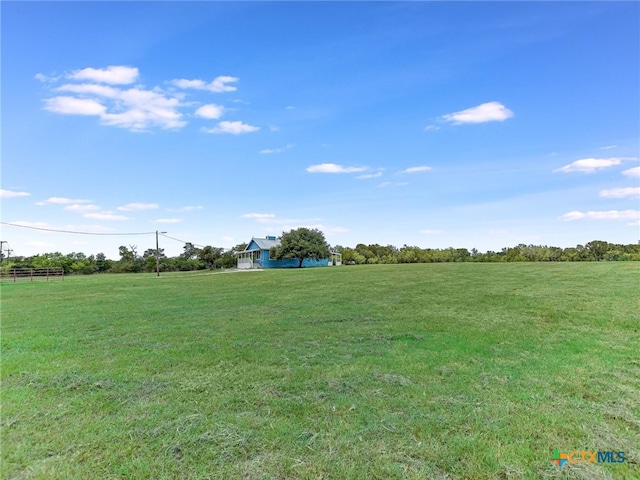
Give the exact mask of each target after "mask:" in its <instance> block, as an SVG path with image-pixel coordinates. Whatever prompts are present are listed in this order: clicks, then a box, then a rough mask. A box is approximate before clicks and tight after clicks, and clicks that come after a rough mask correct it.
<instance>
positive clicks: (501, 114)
mask: <svg viewBox="0 0 640 480" xmlns="http://www.w3.org/2000/svg"><path fill="white" fill-rule="evenodd" d="M511 117H513V112H512V111H511V110H509V109H508V108H507V107H505V106H504V105H502V104H501V103H500V102H487V103H483V104H481V105H478V106H477V107H472V108H467V109H466V110H461V111H459V112H454V113H449V114H447V115H443V116H442V119H443V120H444V121H446V122H449V123H452V124H453V125H463V124H465V123H485V122H502V121H504V120H506V119H508V118H511Z"/></svg>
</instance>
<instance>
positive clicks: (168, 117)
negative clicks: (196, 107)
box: [44, 67, 187, 131]
mask: <svg viewBox="0 0 640 480" xmlns="http://www.w3.org/2000/svg"><path fill="white" fill-rule="evenodd" d="M137 75H138V69H137V68H132V67H108V68H107V69H103V70H99V69H98V70H96V69H91V68H89V69H84V70H78V71H77V72H75V73H73V74H72V75H68V76H67V78H71V79H73V80H84V81H85V82H86V81H87V80H93V81H98V82H102V83H108V84H111V85H102V84H96V83H79V84H73V83H67V84H64V85H61V86H59V87H57V88H55V89H54V91H56V92H68V93H70V94H72V95H58V96H54V97H52V98H48V99H46V100H45V106H44V108H45V109H46V110H49V111H51V112H54V113H59V114H65V115H93V116H97V117H98V118H99V119H100V122H101V123H102V124H103V125H108V126H114V127H119V128H127V129H130V130H133V131H144V130H148V129H149V128H152V127H158V128H163V129H173V128H181V127H184V126H185V125H186V124H187V122H186V121H184V120H183V114H182V113H180V112H179V111H178V109H179V108H180V107H182V106H184V105H183V104H182V101H181V99H182V97H183V96H184V94H182V93H176V94H168V93H166V92H163V91H162V90H161V89H159V88H157V87H155V88H153V89H150V90H149V89H145V88H143V87H140V86H136V87H132V88H122V87H119V85H124V84H127V83H131V82H133V80H135V78H136V77H137ZM113 85H116V86H113Z"/></svg>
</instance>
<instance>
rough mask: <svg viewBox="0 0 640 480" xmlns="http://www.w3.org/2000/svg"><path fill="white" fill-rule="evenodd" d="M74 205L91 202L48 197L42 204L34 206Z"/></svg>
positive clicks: (79, 199) (89, 201) (80, 199)
mask: <svg viewBox="0 0 640 480" xmlns="http://www.w3.org/2000/svg"><path fill="white" fill-rule="evenodd" d="M74 203H91V200H86V199H82V198H66V197H49V198H47V199H46V200H45V201H44V202H38V203H36V205H70V204H74Z"/></svg>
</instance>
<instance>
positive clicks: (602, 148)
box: [598, 145, 618, 150]
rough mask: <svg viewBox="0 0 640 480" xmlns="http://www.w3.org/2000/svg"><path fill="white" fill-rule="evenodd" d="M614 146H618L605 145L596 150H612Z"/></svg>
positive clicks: (615, 146)
mask: <svg viewBox="0 0 640 480" xmlns="http://www.w3.org/2000/svg"><path fill="white" fill-rule="evenodd" d="M614 148H618V146H617V145H607V146H605V147H600V148H599V149H598V150H613V149H614Z"/></svg>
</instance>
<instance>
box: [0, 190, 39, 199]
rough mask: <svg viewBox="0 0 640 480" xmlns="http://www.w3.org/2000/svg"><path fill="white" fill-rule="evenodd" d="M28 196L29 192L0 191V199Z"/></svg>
mask: <svg viewBox="0 0 640 480" xmlns="http://www.w3.org/2000/svg"><path fill="white" fill-rule="evenodd" d="M30 195H31V194H30V193H29V192H14V191H13V190H4V189H0V198H17V197H28V196H30Z"/></svg>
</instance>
